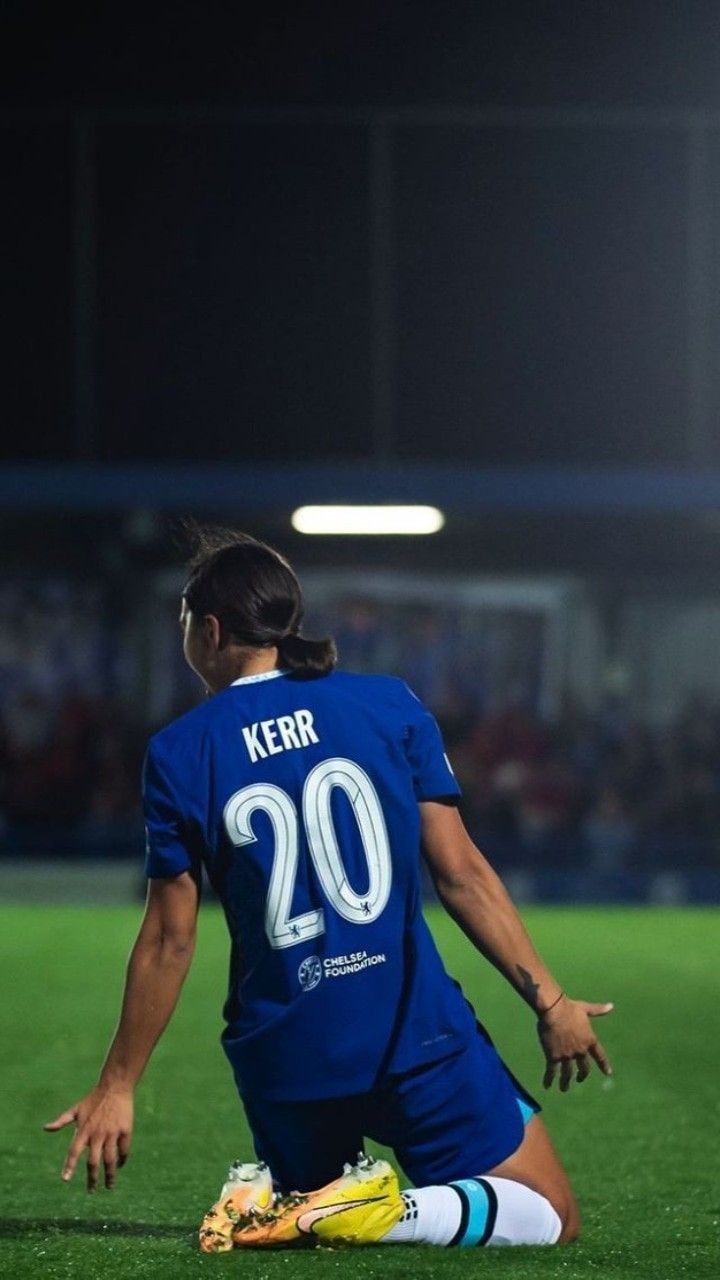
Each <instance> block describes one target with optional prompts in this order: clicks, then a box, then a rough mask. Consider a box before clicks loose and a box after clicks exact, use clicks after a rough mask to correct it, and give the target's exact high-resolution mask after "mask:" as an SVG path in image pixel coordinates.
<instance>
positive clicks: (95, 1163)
mask: <svg viewBox="0 0 720 1280" xmlns="http://www.w3.org/2000/svg"><path fill="white" fill-rule="evenodd" d="M101 1155H102V1142H98V1140H97V1138H94V1139H93V1141H92V1142H91V1143H90V1148H89V1150H88V1158H87V1189H88V1191H97V1184H98V1171H99V1169H100V1157H101Z"/></svg>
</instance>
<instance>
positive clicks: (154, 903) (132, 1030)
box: [45, 871, 199, 1191]
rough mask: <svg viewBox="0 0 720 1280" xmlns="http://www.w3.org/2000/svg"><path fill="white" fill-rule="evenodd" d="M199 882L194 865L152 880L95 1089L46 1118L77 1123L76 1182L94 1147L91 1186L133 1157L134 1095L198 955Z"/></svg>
mask: <svg viewBox="0 0 720 1280" xmlns="http://www.w3.org/2000/svg"><path fill="white" fill-rule="evenodd" d="M198 906H199V881H198V878H197V875H196V874H195V873H194V872H192V871H184V872H181V873H180V874H179V875H176V876H172V877H169V878H167V879H153V880H150V881H149V887H148V897H147V903H146V907H145V914H144V916H143V920H142V924H141V926H140V931H139V933H138V936H137V939H136V941H135V944H134V946H133V949H132V951H131V953H130V959H129V961H128V967H127V973H126V978H125V990H124V994H123V1001H122V1009H121V1013H120V1021H119V1023H118V1027H117V1030H116V1032H115V1035H114V1036H113V1039H112V1042H111V1044H110V1048H109V1050H108V1053H107V1057H106V1059H105V1063H104V1066H103V1068H102V1071H101V1072H100V1077H99V1080H98V1083H97V1084H96V1086H95V1088H94V1089H92V1090H91V1091H90V1093H88V1094H87V1096H86V1097H84V1098H82V1099H81V1101H80V1102H76V1103H75V1104H74V1105H73V1106H71V1107H68V1108H67V1110H66V1111H63V1112H62V1113H61V1114H60V1115H59V1116H58V1117H57V1118H56V1119H55V1120H53V1121H51V1122H50V1123H49V1124H46V1125H45V1129H46V1131H48V1132H51V1133H52V1132H55V1131H57V1130H58V1129H62V1128H63V1127H64V1126H65V1125H67V1124H72V1123H74V1124H75V1126H76V1130H75V1137H74V1138H73V1140H72V1142H71V1144H70V1148H69V1150H68V1154H67V1157H66V1160H65V1163H64V1165H63V1169H62V1175H61V1176H62V1178H63V1180H64V1181H66V1182H67V1181H69V1180H70V1178H71V1177H72V1176H73V1173H74V1171H75V1166H76V1165H77V1162H78V1160H79V1159H80V1156H81V1155H82V1152H83V1151H84V1150H86V1149H87V1152H88V1157H87V1188H88V1191H94V1190H95V1189H96V1188H97V1183H98V1172H99V1168H100V1163H101V1162H102V1163H103V1164H104V1167H105V1186H106V1187H108V1188H109V1187H112V1185H113V1183H114V1181H115V1173H116V1170H117V1169H118V1168H119V1167H121V1166H122V1165H123V1164H124V1163H125V1161H126V1160H127V1158H128V1154H129V1150H130V1141H131V1138H132V1130H133V1097H134V1091H135V1086H136V1085H137V1083H138V1081H139V1079H140V1077H141V1075H142V1073H143V1071H144V1069H145V1067H146V1065H147V1062H148V1060H149V1058H150V1055H151V1053H152V1051H153V1049H154V1048H155V1045H156V1044H157V1041H158V1040H159V1038H160V1036H161V1035H162V1033H163V1031H164V1030H165V1028H166V1026H167V1024H168V1022H169V1021H170V1017H171V1015H172V1012H173V1010H174V1008H175V1005H176V1004H177V1000H178V996H179V995H180V990H181V988H182V985H183V982H184V980H185V977H186V975H187V972H188V969H189V968H190V964H191V961H192V957H193V951H194V947H195V929H196V922H197V913H198Z"/></svg>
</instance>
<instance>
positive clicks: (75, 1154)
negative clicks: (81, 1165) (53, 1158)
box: [60, 1129, 87, 1182]
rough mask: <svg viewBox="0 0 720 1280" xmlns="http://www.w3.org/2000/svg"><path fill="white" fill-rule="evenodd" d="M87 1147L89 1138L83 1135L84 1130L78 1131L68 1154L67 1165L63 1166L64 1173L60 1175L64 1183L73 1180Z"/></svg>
mask: <svg viewBox="0 0 720 1280" xmlns="http://www.w3.org/2000/svg"><path fill="white" fill-rule="evenodd" d="M86 1146H87V1136H86V1135H85V1133H83V1131H82V1129H78V1131H77V1133H76V1134H75V1137H74V1138H73V1140H72V1142H71V1143H70V1146H69V1148H68V1153H67V1155H66V1157H65V1164H64V1165H63V1168H62V1173H61V1175H60V1176H61V1178H62V1180H63V1182H69V1181H70V1179H71V1178H72V1176H73V1174H74V1172H75V1165H76V1164H77V1162H78V1160H79V1159H80V1154H81V1152H83V1151H84V1150H85V1147H86Z"/></svg>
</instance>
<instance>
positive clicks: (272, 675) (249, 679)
mask: <svg viewBox="0 0 720 1280" xmlns="http://www.w3.org/2000/svg"><path fill="white" fill-rule="evenodd" d="M286 675H287V671H285V669H284V668H283V667H278V669H277V670H276V671H261V672H259V674H258V675H256V676H239V677H238V679H237V680H233V682H232V684H231V686H230V688H232V687H233V685H236V684H257V683H258V681H259V680H275V679H276V678H277V676H286Z"/></svg>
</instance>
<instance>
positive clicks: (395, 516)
mask: <svg viewBox="0 0 720 1280" xmlns="http://www.w3.org/2000/svg"><path fill="white" fill-rule="evenodd" d="M444 524H445V516H444V515H443V513H442V511H439V510H438V508H437V507H423V506H384V505H382V504H380V505H377V506H355V505H353V506H317V507H298V509H297V511H294V512H293V514H292V526H293V529H296V530H297V532H298V533H313V534H353V535H360V536H364V535H366V534H424V533H437V532H438V530H439V529H442V527H443V525H444Z"/></svg>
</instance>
